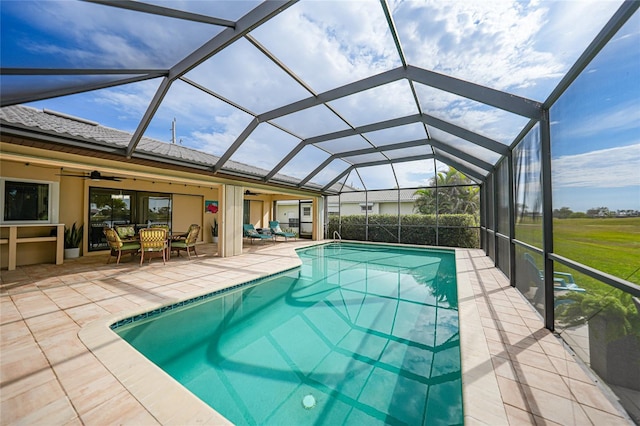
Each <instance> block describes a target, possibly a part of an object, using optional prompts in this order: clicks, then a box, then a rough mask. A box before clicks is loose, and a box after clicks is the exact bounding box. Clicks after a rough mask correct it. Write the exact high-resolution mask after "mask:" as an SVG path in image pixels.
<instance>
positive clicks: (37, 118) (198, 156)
mask: <svg viewBox="0 0 640 426" xmlns="http://www.w3.org/2000/svg"><path fill="white" fill-rule="evenodd" d="M0 125H2V133H3V134H5V135H8V134H11V133H14V132H16V131H19V130H20V131H23V132H24V131H27V132H30V133H31V134H37V135H39V137H43V136H44V135H49V136H55V137H60V138H62V139H66V140H69V141H71V140H73V141H76V142H86V146H87V147H89V148H91V149H96V147H98V146H100V147H105V148H123V147H126V146H127V144H128V143H129V140H130V139H131V136H132V135H131V134H130V133H127V132H123V131H121V130H118V129H113V128H109V127H105V126H101V125H100V124H99V123H97V122H92V121H89V120H84V119H82V118H79V117H73V116H69V115H66V114H62V113H59V112H56V111H50V110H38V109H35V108H32V107H27V106H23V105H13V106H8V107H4V108H0ZM21 134H23V133H21ZM135 156H144V157H145V158H150V159H154V160H156V161H159V162H167V161H179V162H180V163H181V164H183V165H190V166H192V167H196V168H201V167H204V168H211V167H213V166H214V165H215V164H216V163H217V162H218V161H219V159H220V157H217V156H215V155H211V154H207V153H205V152H202V151H198V150H195V149H192V148H188V147H184V146H181V145H177V144H168V143H165V142H162V141H158V140H154V139H151V138H142V140H141V141H140V144H139V146H138V148H137V150H136V153H135V155H134V157H135ZM221 171H222V172H225V173H228V174H232V175H233V174H240V175H252V176H261V175H264V173H266V172H267V171H266V170H263V169H260V168H258V167H254V166H251V165H248V164H243V163H239V162H236V161H228V162H227V163H226V164H225V167H224V168H223V169H222V170H221ZM275 179H276V180H278V181H282V182H288V183H290V184H294V185H295V184H296V183H297V182H298V181H299V180H298V179H295V178H292V177H290V176H284V175H278V176H275ZM316 189H318V188H316Z"/></svg>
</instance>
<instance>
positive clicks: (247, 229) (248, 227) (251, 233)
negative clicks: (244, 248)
mask: <svg viewBox="0 0 640 426" xmlns="http://www.w3.org/2000/svg"><path fill="white" fill-rule="evenodd" d="M242 228H243V230H244V236H245V237H247V238H249V239H250V240H251V244H253V240H255V239H259V240H263V241H264V240H273V241H274V242H275V237H274V236H273V235H271V234H261V233H259V232H258V231H257V230H256V228H255V227H254V226H253V225H252V224H250V223H249V224H244V225H242Z"/></svg>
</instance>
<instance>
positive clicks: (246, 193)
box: [244, 189, 258, 195]
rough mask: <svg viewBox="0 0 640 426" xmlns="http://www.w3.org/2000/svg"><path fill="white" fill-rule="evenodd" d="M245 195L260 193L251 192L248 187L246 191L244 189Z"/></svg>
mask: <svg viewBox="0 0 640 426" xmlns="http://www.w3.org/2000/svg"><path fill="white" fill-rule="evenodd" d="M244 195H258V193H257V192H251V191H249V190H248V189H247V190H246V191H244Z"/></svg>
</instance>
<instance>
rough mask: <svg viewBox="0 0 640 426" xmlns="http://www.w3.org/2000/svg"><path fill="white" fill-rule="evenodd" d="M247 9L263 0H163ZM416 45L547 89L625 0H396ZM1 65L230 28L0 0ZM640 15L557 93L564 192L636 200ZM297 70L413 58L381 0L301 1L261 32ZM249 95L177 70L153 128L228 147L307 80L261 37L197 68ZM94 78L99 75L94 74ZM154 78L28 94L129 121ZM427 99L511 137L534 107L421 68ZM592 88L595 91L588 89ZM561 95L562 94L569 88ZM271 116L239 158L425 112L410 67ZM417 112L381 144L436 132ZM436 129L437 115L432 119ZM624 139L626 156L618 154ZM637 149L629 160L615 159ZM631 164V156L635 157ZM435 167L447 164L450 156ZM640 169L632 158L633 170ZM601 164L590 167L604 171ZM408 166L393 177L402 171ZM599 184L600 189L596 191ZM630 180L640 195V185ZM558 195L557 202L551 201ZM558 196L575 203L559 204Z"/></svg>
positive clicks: (478, 78)
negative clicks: (469, 95)
mask: <svg viewBox="0 0 640 426" xmlns="http://www.w3.org/2000/svg"><path fill="white" fill-rule="evenodd" d="M150 3H155V4H159V5H162V6H166V7H174V8H182V9H183V10H187V11H190V12H196V13H202V14H206V15H211V16H216V17H220V18H224V19H230V20H236V19H239V18H240V17H241V16H243V15H244V14H245V13H247V12H248V11H249V10H250V9H251V8H253V7H255V6H256V5H257V4H258V3H257V2H249V1H242V2H233V1H227V2H223V1H211V2H204V1H156V2H150ZM388 4H389V8H390V10H391V13H392V16H393V19H394V22H395V25H396V28H397V30H398V34H399V38H400V44H401V45H402V48H403V52H404V55H405V58H406V61H407V62H408V63H409V64H410V65H413V66H417V67H421V68H424V69H427V70H431V71H435V72H438V73H442V74H448V75H451V76H453V77H456V78H460V79H463V80H466V81H471V82H474V83H478V84H481V85H485V86H488V87H492V88H495V89H498V90H501V91H505V92H508V93H511V94H514V95H518V96H522V97H526V98H529V99H532V100H536V101H539V102H542V101H544V100H545V99H546V98H547V96H548V95H549V94H550V93H551V91H552V90H553V89H554V87H555V86H556V85H557V84H558V82H559V81H560V79H561V78H562V77H563V75H564V74H565V73H566V72H567V70H568V69H569V68H570V67H571V66H572V65H573V63H574V62H575V60H576V59H577V58H578V57H579V56H580V54H581V53H582V52H583V51H584V50H585V48H586V47H587V46H588V44H589V43H590V42H591V40H592V39H593V38H594V37H595V35H596V34H597V32H598V31H599V30H600V28H602V26H603V25H604V24H605V23H606V22H607V20H608V19H609V18H610V17H611V16H612V15H613V13H614V12H615V11H616V10H617V8H618V7H619V5H620V2H619V1H539V0H533V1H506V0H501V1H482V2H476V1H389V2H388ZM1 14H2V15H1V17H2V21H1V24H2V25H1V26H0V27H1V28H0V31H1V34H0V35H1V40H0V43H1V45H0V47H1V53H0V54H1V59H2V66H3V67H63V68H65V67H66V68H74V67H75V68H78V67H79V68H113V67H128V68H164V69H166V68H169V67H171V66H173V65H175V64H176V63H177V62H179V61H180V60H181V59H182V58H184V57H185V56H186V55H187V54H188V53H189V52H190V51H191V50H193V49H195V48H197V47H198V46H200V45H202V44H203V43H205V42H206V41H207V40H209V39H211V38H212V37H214V36H215V35H216V34H218V33H219V32H220V31H221V30H222V29H221V27H217V26H212V25H208V24H202V23H192V22H186V21H180V20H175V19H169V18H165V17H158V16H145V17H144V19H141V18H140V14H138V13H135V12H131V11H126V10H123V9H118V8H113V7H108V6H104V5H97V4H92V3H86V2H76V1H69V0H63V1H58V0H48V1H31V0H26V1H16V0H3V1H2V3H1ZM639 31H640V24H639V23H638V13H636V16H634V17H633V18H632V20H631V21H630V22H629V23H628V24H627V25H626V26H625V27H624V28H623V29H622V30H621V31H620V33H619V34H618V35H617V36H616V37H615V38H614V40H613V41H612V42H611V43H610V45H609V46H607V49H606V50H605V51H604V52H603V53H602V54H601V55H600V56H599V57H597V58H596V59H595V60H594V62H593V63H592V64H590V66H589V67H588V69H587V70H585V73H584V74H583V75H582V76H581V78H580V79H579V80H578V81H576V83H575V84H574V86H575V87H572V88H571V89H570V92H571V91H573V92H571V93H569V92H568V93H567V94H566V95H565V96H564V97H563V98H561V100H560V101H559V102H558V104H557V105H556V106H554V108H553V109H552V111H551V112H552V122H553V125H552V136H554V137H555V138H557V141H558V142H557V143H555V140H556V139H554V150H553V153H552V154H553V158H554V162H556V164H555V165H554V190H555V192H554V197H557V200H554V206H555V205H557V204H558V203H560V204H562V203H566V204H567V205H569V207H572V209H574V210H576V211H584V210H586V209H588V208H591V207H595V206H596V205H592V204H593V203H595V204H597V205H598V206H599V205H606V206H608V207H610V208H613V209H622V208H625V209H627V208H628V209H640V194H638V191H639V189H640V167H637V165H638V163H637V160H638V157H639V155H638V151H639V149H640V148H639V147H640V136H639V129H638V127H639V125H638V123H639V120H638V118H640V117H639V114H640V113H639V112H638V111H640V107H638V103H639V102H640V101H639V99H640V88H639V87H638V85H639V84H640V83H639V82H640V79H639V78H638V72H639V69H638V68H639V65H638V64H639V63H640V62H639V59H638V58H639V50H640V49H639V48H638V47H637V46H639V45H640V41H639V40H640V34H639ZM251 37H252V38H254V39H255V40H257V42H259V43H260V44H261V45H262V46H264V47H266V48H267V49H268V50H269V51H270V52H271V53H272V54H273V55H274V56H275V57H276V58H278V60H280V61H282V62H283V63H284V64H286V66H287V67H288V68H289V69H290V70H291V71H292V72H293V73H295V75H296V76H298V77H299V78H300V79H301V80H303V81H304V82H305V83H306V85H307V86H308V87H309V88H310V89H311V91H312V93H313V94H318V93H322V92H324V91H327V90H331V89H333V88H335V87H338V86H341V85H344V84H348V83H352V82H354V81H357V80H359V79H362V78H366V77H368V76H371V75H374V74H377V73H381V72H384V71H388V70H391V69H394V68H397V67H399V66H401V65H402V62H401V59H400V57H399V55H398V52H397V50H396V46H395V44H394V41H393V39H392V37H391V34H390V32H389V30H388V27H387V24H386V19H385V16H384V13H383V10H382V7H381V6H380V3H379V2H378V1H340V2H337V1H301V2H299V3H297V4H295V5H293V6H291V7H289V8H288V9H286V10H285V11H284V12H282V13H280V14H279V15H278V16H276V17H275V18H273V19H271V20H270V21H269V22H267V23H265V24H263V25H262V26H260V27H259V28H257V29H255V30H254V31H252V32H251ZM185 77H187V78H188V79H189V80H192V81H194V82H196V83H198V84H200V85H202V86H204V87H207V89H209V90H212V91H214V92H216V93H218V94H219V95H220V96H222V97H225V98H228V99H230V100H232V101H233V102H235V103H236V104H237V105H239V106H241V107H242V110H241V109H238V108H236V107H234V106H231V105H229V104H227V103H225V102H223V101H222V100H220V99H216V98H214V97H211V96H209V95H206V94H205V93H204V92H202V91H200V90H198V89H196V88H194V87H193V86H191V85H189V84H187V83H185V82H182V81H177V82H175V83H174V84H173V85H172V86H171V88H170V90H169V92H168V94H167V95H166V97H165V99H164V100H163V102H162V104H161V106H160V107H159V108H158V110H157V112H156V113H155V115H154V117H153V119H152V121H151V123H150V125H149V127H148V128H147V130H146V133H145V136H147V137H151V138H154V139H158V140H162V141H166V142H170V140H171V134H172V131H171V126H172V122H173V120H174V119H175V121H176V125H177V141H178V143H181V144H182V145H183V146H187V147H191V148H194V149H198V150H202V151H205V152H208V153H211V154H214V155H221V154H223V153H224V152H225V151H226V149H227V148H228V147H229V146H231V144H232V143H233V142H234V140H235V139H236V138H237V137H238V135H240V134H241V132H242V131H243V130H244V129H245V127H246V126H247V125H248V124H249V123H250V121H251V120H252V118H253V117H252V115H251V114H259V113H264V112H266V111H269V110H272V109H274V108H277V107H279V106H282V105H286V104H289V103H291V102H295V101H298V100H300V99H304V98H307V97H309V96H311V95H312V93H310V92H309V91H308V90H306V89H305V88H304V87H302V86H300V85H299V84H297V83H296V82H295V81H294V80H293V79H292V78H290V77H289V76H288V75H286V74H285V73H284V72H283V71H282V70H281V69H279V68H278V67H277V66H276V65H275V64H274V63H273V62H272V61H270V60H269V59H268V58H266V56H265V55H264V54H263V53H262V52H260V51H259V50H258V49H257V48H256V46H255V45H253V44H252V43H251V42H250V40H247V39H240V40H238V41H237V42H235V43H234V44H233V45H232V46H230V47H229V48H227V49H224V50H223V51H221V52H219V53H218V54H216V55H215V56H214V57H212V58H210V59H209V60H207V61H206V62H204V63H203V64H202V65H200V66H199V67H197V68H195V69H193V70H192V71H190V72H188V73H187V74H186V76H185ZM83 78H86V77H77V76H74V77H73V78H68V77H67V78H65V79H58V78H54V77H51V76H47V77H39V78H36V79H33V78H28V79H25V78H22V77H11V78H10V77H7V76H3V77H2V90H3V92H4V93H11V91H12V90H18V91H19V90H25V89H24V88H25V87H26V88H34V89H38V88H43V87H51V86H54V85H60V84H62V85H64V84H66V83H67V82H69V81H75V82H77V81H78V80H82V79H83ZM87 81H88V80H87ZM158 85H159V81H158V80H149V81H145V82H140V83H134V84H128V85H125V86H119V87H114V88H109V89H103V90H97V91H93V92H88V93H82V94H76V95H70V96H66V97H60V98H53V99H49V100H44V101H38V102H33V103H31V104H30V105H31V106H34V107H36V108H48V109H53V110H57V111H60V112H64V113H66V114H71V115H75V116H78V117H82V118H85V119H89V120H93V121H97V122H99V123H100V124H102V125H104V126H107V127H113V128H117V129H119V130H124V131H128V132H132V133H133V132H134V131H135V130H136V128H137V126H138V123H139V122H140V120H141V118H142V116H143V114H144V113H145V111H146V108H147V106H148V104H149V102H150V100H151V99H152V98H153V96H154V94H155V92H156V90H157V88H158ZM415 92H416V97H417V99H418V101H419V106H420V109H421V110H422V112H423V113H425V114H429V115H431V116H434V117H436V118H439V119H442V120H446V121H448V122H450V123H453V124H455V125H458V126H461V127H464V128H467V129H469V130H472V131H474V132H476V133H479V134H482V135H485V136H488V137H491V138H492V139H494V140H496V141H498V142H501V143H503V144H510V143H511V142H512V141H513V140H514V138H515V137H516V136H517V135H518V133H519V132H520V130H521V129H522V127H523V126H524V125H525V124H526V123H527V121H528V119H526V118H524V117H519V116H516V115H515V114H511V113H509V112H505V111H501V110H499V109H496V108H492V107H487V106H485V105H482V104H479V103H478V102H475V101H472V100H468V99H465V98H462V97H459V96H457V95H453V94H449V93H446V92H443V91H441V90H437V89H434V88H431V87H427V86H425V85H422V84H419V83H416V84H415ZM585 93H588V94H589V96H587V97H585V96H584V94H585ZM565 98H566V100H565ZM330 106H331V108H332V109H333V110H334V111H337V112H338V113H339V114H340V116H337V115H336V114H334V112H332V110H330V109H329V108H327V107H326V106H322V105H320V106H318V107H314V108H310V109H309V110H304V111H300V112H298V113H295V114H292V115H291V116H285V117H281V118H278V119H276V120H274V123H275V124H277V125H279V126H283V127H285V128H287V129H288V130H290V132H291V133H293V135H292V134H288V133H285V132H283V131H281V130H280V129H278V128H277V127H275V126H272V125H270V124H268V123H262V124H260V125H259V126H258V128H257V129H256V130H255V132H253V133H252V134H251V135H250V137H249V138H248V139H247V141H246V142H245V144H244V145H243V146H242V148H241V149H240V150H238V151H237V152H236V153H235V154H234V155H233V156H232V157H231V158H232V160H236V161H240V162H244V163H248V164H252V165H255V166H258V167H262V168H265V169H271V168H272V167H274V166H275V165H276V164H278V163H279V162H280V161H281V160H282V159H283V158H284V156H285V155H286V154H287V153H288V152H289V151H290V150H291V149H292V148H293V147H295V146H296V145H298V143H299V142H300V140H301V139H304V138H308V137H312V136H317V135H319V134H324V133H329V132H334V131H338V130H343V129H346V128H348V126H349V125H352V126H362V125H366V124H370V123H374V122H377V121H381V120H388V119H392V118H397V117H402V116H405V115H410V114H416V113H417V112H418V111H419V110H418V106H417V105H416V102H415V100H414V97H413V94H412V93H411V87H410V85H409V84H408V82H407V81H406V80H401V81H396V82H394V83H390V84H388V85H385V86H380V87H376V88H374V89H371V90H367V91H365V92H361V93H358V94H357V95H354V96H350V97H347V98H342V99H338V100H335V101H332V102H331V103H330ZM421 127H422V126H417V127H416V126H415V125H413V126H411V125H410V126H403V127H401V128H395V129H393V130H392V131H387V132H386V133H380V134H371V135H367V138H368V139H369V140H371V141H374V140H375V142H374V143H375V144H386V143H392V142H402V141H407V140H412V139H419V138H425V137H426V136H427V135H426V134H425V132H424V129H422V128H421ZM430 130H432V129H430ZM431 136H432V137H434V138H436V137H437V138H438V139H440V140H442V141H443V142H447V143H451V144H454V145H455V146H458V147H460V149H464V150H468V151H470V152H473V153H474V154H475V155H478V156H479V157H480V158H482V159H483V160H485V161H489V162H494V161H496V159H497V156H496V154H495V153H492V152H490V151H488V150H485V149H481V148H477V147H473V146H471V144H470V143H468V142H464V141H461V140H459V138H456V137H454V136H451V135H449V134H446V133H445V132H442V131H439V130H437V129H433V131H432V132H431ZM366 146H369V145H368V143H367V141H365V140H364V139H362V138H359V137H356V138H352V139H348V140H347V139H345V140H342V141H334V142H331V143H324V144H318V145H317V146H310V147H307V148H305V149H303V150H302V151H301V152H300V153H299V154H298V155H297V156H296V157H294V159H293V160H292V161H291V162H290V163H289V164H287V165H286V166H285V167H284V168H283V169H282V171H281V173H284V174H287V175H290V176H294V177H297V178H303V177H305V176H306V174H307V173H308V172H309V171H311V170H313V169H315V168H316V167H317V166H318V165H319V164H320V163H322V161H324V160H325V159H326V158H327V157H328V156H329V155H330V154H331V153H333V152H340V151H345V150H349V149H358V148H363V147H366ZM621 155H624V157H621ZM620 158H628V159H630V160H631V161H628V162H627V163H626V164H624V162H621V161H619V160H620ZM634 164H635V166H636V167H633V166H634ZM347 166H348V164H346V163H344V162H343V161H334V162H333V163H332V164H331V165H330V166H329V168H328V169H327V170H325V171H323V172H322V173H320V174H319V175H318V176H316V177H315V178H314V182H317V183H320V184H326V183H327V182H329V181H330V180H331V178H332V177H333V176H335V173H340V172H342V171H343V170H345V169H346V167H347ZM435 167H437V168H439V169H442V168H444V167H446V166H445V165H444V164H441V163H438V164H437V165H436V166H435ZM634 169H635V170H634ZM596 171H597V173H594V172H596ZM433 173H434V162H433V161H417V162H413V163H400V164H397V165H395V166H394V167H393V168H392V167H390V166H376V167H374V168H362V169H360V170H359V172H358V173H355V172H354V173H352V174H351V175H349V176H348V177H346V178H345V180H346V181H347V183H353V184H354V185H355V186H358V187H361V188H362V187H366V188H368V189H376V188H390V187H394V186H396V184H399V185H400V186H404V187H415V186H420V185H425V184H426V183H427V182H428V181H429V179H431V178H432V177H433ZM396 179H397V182H396ZM596 194H597V197H596ZM634 196H635V197H634ZM556 201H557V203H556ZM562 205H563V206H564V205H565V204H562Z"/></svg>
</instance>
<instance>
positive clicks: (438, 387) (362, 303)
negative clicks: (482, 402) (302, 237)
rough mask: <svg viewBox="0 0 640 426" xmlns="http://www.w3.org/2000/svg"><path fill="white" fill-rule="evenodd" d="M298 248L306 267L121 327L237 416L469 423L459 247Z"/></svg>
mask: <svg viewBox="0 0 640 426" xmlns="http://www.w3.org/2000/svg"><path fill="white" fill-rule="evenodd" d="M298 253H299V256H300V258H301V259H302V262H303V265H302V266H301V267H300V268H296V269H294V270H291V271H288V272H286V273H283V274H279V275H277V276H274V277H270V278H268V279H266V280H263V281H261V282H257V283H250V284H248V285H245V286H241V287H239V288H236V289H233V290H231V291H228V292H225V293H221V294H218V295H215V296H212V297H208V298H206V300H200V301H194V302H193V303H190V304H188V306H185V307H175V308H174V309H167V310H165V312H162V313H160V312H158V313H159V314H158V315H155V314H154V315H151V316H150V317H148V318H144V317H137V318H136V319H137V320H135V321H133V319H132V320H131V321H125V322H123V323H122V324H119V326H118V327H117V328H115V330H116V332H117V333H118V334H120V335H121V336H122V337H123V338H124V339H125V340H126V341H128V342H129V343H130V344H131V345H132V346H134V347H135V348H136V349H137V350H138V351H140V352H141V353H142V354H144V355H145V356H146V357H147V358H149V359H150V360H151V361H153V362H154V363H156V364H157V365H158V366H160V367H161V368H162V369H164V370H165V371H166V372H167V373H169V374H170V375H171V376H173V377H174V378H175V379H176V380H178V381H179V382H180V383H182V384H183V385H184V386H185V387H186V388H188V389H189V390H190V391H191V392H193V393H194V394H196V395H197V396H198V397H199V398H200V399H202V400H203V401H205V402H206V403H207V404H209V405H210V406H211V407H213V408H214V409H215V410H217V411H218V412H220V413H221V414H223V415H224V416H226V417H227V418H228V419H230V420H231V421H232V422H234V423H236V424H278V425H280V424H311V423H314V424H376V423H378V424H382V423H388V424H401V423H408V424H426V423H429V424H461V423H463V420H462V418H463V415H462V391H461V377H460V376H461V373H460V348H459V334H458V312H457V288H456V282H455V260H454V253H453V252H452V251H446V250H442V251H441V250H438V251H436V250H426V249H415V248H396V247H390V246H376V245H368V244H345V243H342V244H337V245H335V244H330V245H323V246H316V247H312V248H308V249H304V250H300V251H299V252H298ZM159 311H162V310H159ZM126 322H130V324H126ZM124 324H126V325H124Z"/></svg>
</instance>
